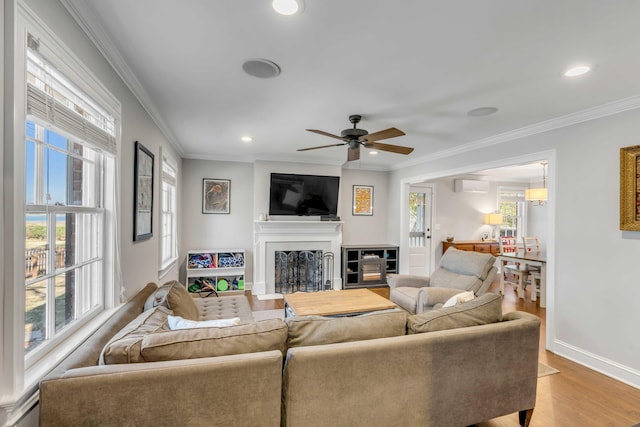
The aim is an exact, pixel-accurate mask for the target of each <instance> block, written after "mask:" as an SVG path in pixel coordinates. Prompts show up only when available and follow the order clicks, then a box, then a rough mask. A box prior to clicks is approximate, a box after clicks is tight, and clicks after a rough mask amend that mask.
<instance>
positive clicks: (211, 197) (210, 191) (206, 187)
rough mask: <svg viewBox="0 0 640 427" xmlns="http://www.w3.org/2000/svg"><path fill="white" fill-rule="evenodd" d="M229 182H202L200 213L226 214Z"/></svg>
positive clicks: (207, 179) (210, 180) (208, 180)
mask: <svg viewBox="0 0 640 427" xmlns="http://www.w3.org/2000/svg"><path fill="white" fill-rule="evenodd" d="M230 189H231V180H229V179H211V178H204V179H203V180H202V213H203V214H228V213H229V212H230V209H229V207H230V206H229V205H230V202H229V193H230Z"/></svg>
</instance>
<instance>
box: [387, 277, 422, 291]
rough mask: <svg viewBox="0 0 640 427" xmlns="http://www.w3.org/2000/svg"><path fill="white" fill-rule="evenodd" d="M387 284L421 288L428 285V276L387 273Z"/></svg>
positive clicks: (392, 286) (398, 286) (393, 286)
mask: <svg viewBox="0 0 640 427" xmlns="http://www.w3.org/2000/svg"><path fill="white" fill-rule="evenodd" d="M387 284H388V285H389V288H391V289H393V288H400V287H409V288H423V287H425V286H429V277H427V276H416V275H413V274H387Z"/></svg>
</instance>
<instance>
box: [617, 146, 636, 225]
mask: <svg viewBox="0 0 640 427" xmlns="http://www.w3.org/2000/svg"><path fill="white" fill-rule="evenodd" d="M620 230H628V231H640V145H634V146H633V147H623V148H621V149H620Z"/></svg>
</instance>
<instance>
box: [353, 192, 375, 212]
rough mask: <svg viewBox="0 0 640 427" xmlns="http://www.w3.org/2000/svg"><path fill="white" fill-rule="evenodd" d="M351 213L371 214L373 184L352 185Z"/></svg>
mask: <svg viewBox="0 0 640 427" xmlns="http://www.w3.org/2000/svg"><path fill="white" fill-rule="evenodd" d="M352 214H353V215H369V216H371V215H373V186H372V185H354V186H353V212H352Z"/></svg>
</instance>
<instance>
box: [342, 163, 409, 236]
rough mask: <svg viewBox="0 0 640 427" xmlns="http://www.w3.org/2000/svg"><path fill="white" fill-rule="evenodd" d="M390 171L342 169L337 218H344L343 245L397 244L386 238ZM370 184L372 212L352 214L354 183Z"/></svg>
mask: <svg viewBox="0 0 640 427" xmlns="http://www.w3.org/2000/svg"><path fill="white" fill-rule="evenodd" d="M388 175H389V174H388V173H387V172H375V171H364V170H359V169H344V170H343V171H342V180H341V182H340V187H341V188H342V195H341V197H340V199H341V206H342V211H341V212H342V213H341V215H340V218H341V219H342V221H344V227H343V232H342V243H343V244H344V245H372V244H373V245H375V244H396V243H397V242H388V241H387V221H388V212H389V176H388ZM354 185H372V186H373V215H372V216H364V215H353V209H352V207H353V206H352V205H353V186H354Z"/></svg>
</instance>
